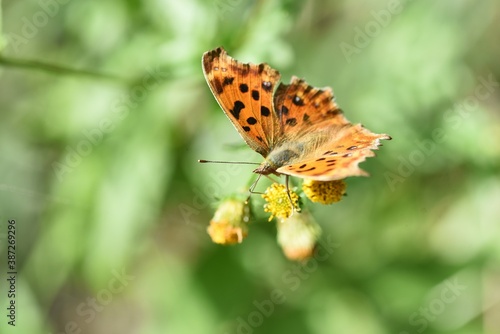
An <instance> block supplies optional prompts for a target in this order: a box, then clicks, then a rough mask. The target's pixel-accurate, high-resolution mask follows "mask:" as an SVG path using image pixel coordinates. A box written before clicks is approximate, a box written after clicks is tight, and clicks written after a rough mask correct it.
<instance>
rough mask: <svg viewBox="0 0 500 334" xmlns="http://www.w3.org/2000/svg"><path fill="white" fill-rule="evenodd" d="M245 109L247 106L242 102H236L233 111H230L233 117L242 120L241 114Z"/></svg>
mask: <svg viewBox="0 0 500 334" xmlns="http://www.w3.org/2000/svg"><path fill="white" fill-rule="evenodd" d="M243 108H245V104H244V103H243V102H241V101H240V100H236V101H235V102H234V106H233V109H231V110H230V112H231V115H233V116H234V118H236V119H239V118H240V112H241V110H242V109H243Z"/></svg>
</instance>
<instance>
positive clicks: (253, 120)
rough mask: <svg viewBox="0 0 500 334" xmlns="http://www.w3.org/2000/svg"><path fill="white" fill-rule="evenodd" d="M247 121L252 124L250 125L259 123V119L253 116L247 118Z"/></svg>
mask: <svg viewBox="0 0 500 334" xmlns="http://www.w3.org/2000/svg"><path fill="white" fill-rule="evenodd" d="M247 123H248V124H250V125H254V124H255V123H257V120H256V119H255V118H253V117H248V118H247Z"/></svg>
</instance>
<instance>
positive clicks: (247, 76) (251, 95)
mask: <svg viewBox="0 0 500 334" xmlns="http://www.w3.org/2000/svg"><path fill="white" fill-rule="evenodd" d="M202 62H203V70H204V74H205V79H206V80H207V82H208V84H209V86H210V89H211V90H212V93H213V95H214V96H215V98H216V99H217V101H218V102H219V104H220V106H221V107H222V109H223V110H224V113H225V114H226V115H227V116H228V118H229V119H230V120H231V122H232V123H233V124H234V126H235V127H236V129H237V130H238V132H239V133H240V135H241V136H242V137H243V139H244V140H245V142H246V143H247V144H248V145H249V146H250V147H251V148H252V149H253V150H255V151H256V152H258V153H260V154H261V155H263V156H264V157H265V156H267V154H268V153H269V151H270V148H271V147H273V144H274V142H275V141H276V138H275V137H276V135H277V134H278V133H279V132H280V130H279V123H278V120H277V118H276V115H275V114H274V111H273V93H274V89H275V87H276V84H277V83H278V81H279V79H280V74H279V72H278V71H276V70H274V69H272V68H271V67H270V66H269V65H267V64H259V65H256V64H245V63H241V62H238V61H236V60H235V59H233V58H231V57H230V56H228V55H227V53H226V51H225V50H224V49H223V48H217V49H215V50H213V51H209V52H206V53H205V54H204V55H203V59H202Z"/></svg>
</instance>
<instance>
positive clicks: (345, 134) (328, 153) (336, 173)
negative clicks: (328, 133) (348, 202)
mask: <svg viewBox="0 0 500 334" xmlns="http://www.w3.org/2000/svg"><path fill="white" fill-rule="evenodd" d="M381 139H390V137H389V136H388V135H385V134H375V133H372V132H371V131H369V130H367V129H365V128H363V127H362V126H361V125H360V124H357V125H352V124H351V125H349V126H345V127H343V128H342V129H340V130H339V132H338V133H337V134H336V136H332V137H331V138H330V139H329V140H327V141H325V142H324V143H322V144H320V145H319V146H318V147H316V149H315V150H313V151H312V152H309V153H307V154H305V155H304V156H301V157H297V159H296V160H295V161H290V162H289V163H288V164H287V165H285V166H282V167H280V168H278V169H277V172H278V173H282V174H288V175H292V176H298V177H301V178H309V179H313V180H317V181H332V180H341V179H344V178H346V177H349V176H366V175H368V174H367V173H366V172H365V171H364V170H362V169H360V168H359V167H358V164H359V163H360V162H363V161H364V160H365V159H366V158H367V157H372V156H374V155H375V153H374V152H373V151H372V150H376V149H378V146H379V145H380V140H381Z"/></svg>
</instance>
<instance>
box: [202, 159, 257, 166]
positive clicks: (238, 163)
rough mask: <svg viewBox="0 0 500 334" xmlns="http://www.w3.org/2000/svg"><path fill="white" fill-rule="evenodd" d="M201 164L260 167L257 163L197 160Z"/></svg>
mask: <svg viewBox="0 0 500 334" xmlns="http://www.w3.org/2000/svg"><path fill="white" fill-rule="evenodd" d="M198 162H199V163H201V164H209V163H210V164H236V165H260V163H258V162H248V161H219V160H203V159H200V160H198Z"/></svg>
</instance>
